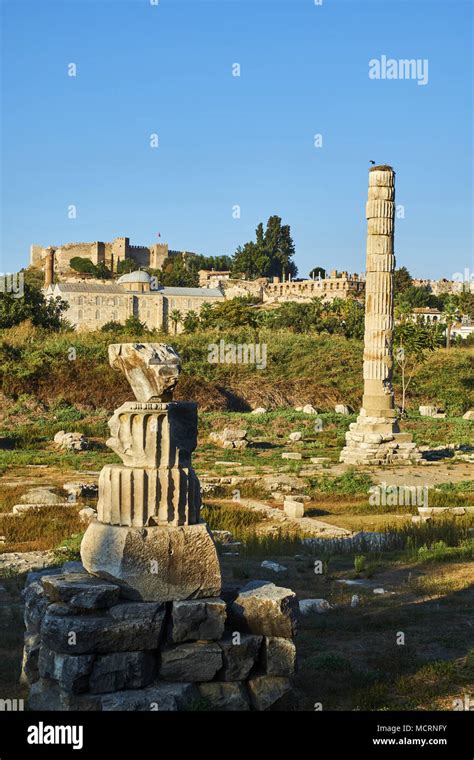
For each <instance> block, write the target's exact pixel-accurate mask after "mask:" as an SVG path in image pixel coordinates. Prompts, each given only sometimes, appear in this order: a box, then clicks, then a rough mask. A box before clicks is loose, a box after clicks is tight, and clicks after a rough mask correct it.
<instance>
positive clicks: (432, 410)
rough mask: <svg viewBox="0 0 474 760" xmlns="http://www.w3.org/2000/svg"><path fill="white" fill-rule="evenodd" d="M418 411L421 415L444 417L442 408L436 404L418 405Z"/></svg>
mask: <svg viewBox="0 0 474 760" xmlns="http://www.w3.org/2000/svg"><path fill="white" fill-rule="evenodd" d="M418 411H419V413H420V416H421V417H437V418H439V419H444V418H445V417H446V414H445V413H444V412H443V411H442V409H439V408H438V407H437V406H428V405H427V406H419V407H418Z"/></svg>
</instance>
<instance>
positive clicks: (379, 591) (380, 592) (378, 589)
mask: <svg viewBox="0 0 474 760" xmlns="http://www.w3.org/2000/svg"><path fill="white" fill-rule="evenodd" d="M372 593H374V594H386V593H387V592H386V591H385V589H384V588H374V590H373V592H372Z"/></svg>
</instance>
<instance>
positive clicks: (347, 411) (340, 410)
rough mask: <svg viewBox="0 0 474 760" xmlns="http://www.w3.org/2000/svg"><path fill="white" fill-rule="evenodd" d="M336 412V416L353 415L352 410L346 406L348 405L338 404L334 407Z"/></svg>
mask: <svg viewBox="0 0 474 760" xmlns="http://www.w3.org/2000/svg"><path fill="white" fill-rule="evenodd" d="M334 411H335V412H336V414H346V415H348V414H352V409H351V407H350V406H346V404H336V406H335V407H334Z"/></svg>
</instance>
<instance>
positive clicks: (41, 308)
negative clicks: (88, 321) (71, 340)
mask: <svg viewBox="0 0 474 760" xmlns="http://www.w3.org/2000/svg"><path fill="white" fill-rule="evenodd" d="M67 309H68V304H67V303H66V301H63V299H62V298H59V297H57V298H54V299H46V298H45V296H44V295H43V293H42V291H41V290H39V288H36V287H34V286H33V285H30V284H28V282H24V285H23V295H22V296H21V297H19V298H15V297H14V295H13V294H11V293H0V329H3V328H7V327H14V326H15V325H19V324H20V323H21V322H24V321H25V320H27V319H29V320H31V322H32V324H33V325H35V327H44V328H46V329H49V330H61V329H65V328H67V327H68V322H67V321H66V320H65V319H63V317H62V315H63V313H64V312H65V311H66V310H67Z"/></svg>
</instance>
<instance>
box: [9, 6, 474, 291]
mask: <svg viewBox="0 0 474 760" xmlns="http://www.w3.org/2000/svg"><path fill="white" fill-rule="evenodd" d="M0 4H1V8H2V16H3V24H2V26H3V54H2V58H1V62H2V76H3V87H2V116H3V133H2V198H1V210H2V228H1V251H2V258H1V260H0V268H1V271H4V272H11V271H14V270H16V269H18V268H19V267H21V266H24V265H25V264H26V263H27V261H28V256H29V247H30V244H31V243H39V244H41V245H59V244H61V243H66V242H70V241H84V242H86V241H93V240H111V239H112V238H114V237H116V236H123V235H128V236H129V237H130V239H131V243H132V244H137V245H138V244H142V245H146V244H151V243H153V242H156V241H157V240H158V238H157V233H158V232H159V233H161V241H166V242H168V243H169V245H170V247H171V248H178V249H188V250H194V251H197V252H200V253H204V254H209V255H211V254H213V255H218V254H224V253H226V254H230V253H233V252H234V250H235V248H236V247H237V246H238V245H239V244H243V243H245V242H246V241H247V240H249V239H252V238H253V236H254V230H255V227H256V225H257V224H258V222H260V221H266V219H267V218H268V216H270V215H271V214H279V215H280V216H281V217H282V218H283V220H284V222H285V223H288V224H290V225H291V230H292V234H293V238H294V241H295V245H296V263H297V265H298V267H299V270H300V274H301V275H306V274H307V272H308V271H309V270H310V269H311V268H312V267H313V266H315V265H322V266H325V267H327V268H329V269H332V268H337V269H340V270H343V269H347V270H349V271H362V270H363V269H364V260H365V235H366V222H365V218H364V206H365V200H366V194H367V171H368V168H369V160H370V159H373V160H375V161H376V162H377V163H390V164H392V165H393V166H394V168H395V169H396V171H397V204H400V205H402V206H403V210H400V211H399V213H400V214H403V213H404V218H399V219H398V220H397V224H396V253H397V262H398V265H400V266H401V265H406V266H407V267H408V268H409V270H410V271H411V272H412V274H414V275H416V276H427V277H441V276H446V277H451V276H452V275H453V273H454V272H458V271H463V270H464V269H465V268H468V269H470V270H471V271H472V270H473V269H474V264H473V253H472V250H473V247H472V201H473V198H472V68H471V65H472V64H471V60H470V58H469V46H470V44H472V26H471V17H472V3H471V2H457V0H450V1H449V2H444V1H442V0H440V1H438V0H424V1H422V2H413V1H412V0H394V1H390V0H371V1H369V2H364V1H361V2H359V1H358V0H345V1H342V0H323V2H322V5H315V4H314V0H285V1H283V0H252V1H251V2H250V1H245V0H229V1H226V0H214V1H213V2H211V1H207V2H205V1H203V0H192V2H185V1H184V0H159V4H158V5H152V4H151V3H150V0H127V1H123V2H121V1H120V0H61V2H50V1H49V0H22V1H21V2H20V1H19V0H14V2H12V1H11V0H0ZM382 55H386V56H387V57H388V58H394V59H396V60H398V59H403V58H415V59H428V62H429V63H428V72H429V79H428V84H426V85H419V84H418V83H417V81H416V80H413V79H411V80H388V79H385V80H372V79H369V76H368V71H369V60H371V59H374V58H380V57H381V56H382ZM69 63H75V64H76V66H77V75H76V77H70V76H68V64H69ZM234 63H239V64H240V67H241V75H240V77H234V76H232V65H233V64H234ZM152 133H157V134H158V139H159V147H158V148H151V147H150V135H151V134H152ZM315 134H321V135H322V147H321V148H316V147H315V146H314V135H315ZM72 204H73V205H75V206H76V209H77V218H76V219H70V218H68V207H69V206H70V205H72ZM235 205H239V206H240V209H241V216H240V219H235V218H233V214H232V209H233V206H235Z"/></svg>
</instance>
